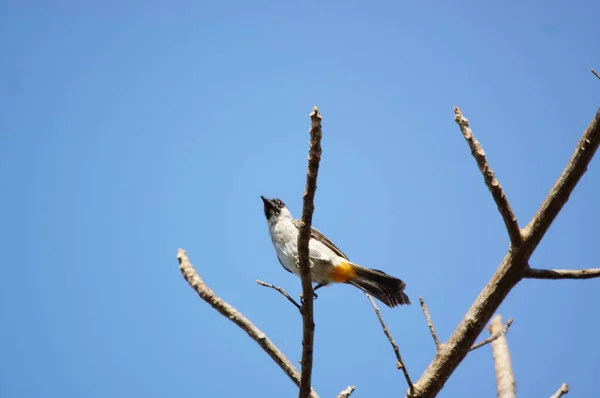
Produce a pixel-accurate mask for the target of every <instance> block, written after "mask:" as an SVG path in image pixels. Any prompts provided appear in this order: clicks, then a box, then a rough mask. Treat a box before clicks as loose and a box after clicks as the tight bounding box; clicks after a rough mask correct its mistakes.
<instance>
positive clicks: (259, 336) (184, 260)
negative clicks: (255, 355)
mask: <svg viewBox="0 0 600 398" xmlns="http://www.w3.org/2000/svg"><path fill="white" fill-rule="evenodd" d="M177 260H178V261H179V269H180V271H181V274H182V275H183V278H184V279H185V280H186V281H187V282H188V283H189V284H190V286H191V287H192V289H194V290H195V291H196V293H198V296H200V298H201V299H202V300H204V301H206V302H207V303H208V304H209V305H210V306H211V307H213V308H214V309H215V310H217V311H218V312H219V313H220V314H221V315H223V316H224V317H225V318H227V319H229V320H230V321H231V322H233V323H235V324H236V325H237V326H238V327H240V328H241V329H242V330H243V331H245V332H246V333H247V334H248V336H250V338H251V339H252V340H254V341H255V342H256V343H257V344H258V345H259V346H261V348H262V349H263V350H264V351H265V352H266V353H267V354H269V356H270V357H271V358H272V359H273V361H275V363H276V364H277V365H279V367H280V368H281V370H283V371H284V372H285V374H286V375H288V377H289V378H290V379H292V381H293V382H294V383H295V384H296V385H298V386H299V385H300V379H301V376H300V372H299V371H298V370H297V369H296V368H295V367H294V365H292V363H291V362H290V360H289V359H287V358H286V356H285V355H284V354H283V353H282V352H281V351H279V349H278V348H277V347H276V346H275V344H273V342H271V340H269V338H268V337H267V336H266V335H265V334H264V333H263V332H262V331H261V330H259V329H258V328H257V327H256V326H254V324H253V323H252V322H250V320H249V319H248V318H246V317H245V316H244V315H243V314H242V313H241V312H239V311H238V310H236V309H235V308H233V307H232V306H231V305H230V304H228V303H227V302H225V301H224V300H223V299H222V298H220V297H219V296H217V295H216V294H215V292H214V291H213V290H212V289H211V288H209V287H208V286H207V285H206V284H205V283H204V281H203V280H202V278H200V275H198V272H196V270H195V269H194V266H193V265H192V263H191V262H190V260H189V259H188V256H187V253H186V252H185V250H183V249H179V250H178V251H177ZM311 396H312V397H313V398H318V397H319V396H318V395H317V393H316V392H315V391H312V393H311Z"/></svg>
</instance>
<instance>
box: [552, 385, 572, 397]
mask: <svg viewBox="0 0 600 398" xmlns="http://www.w3.org/2000/svg"><path fill="white" fill-rule="evenodd" d="M568 393H569V385H568V384H567V383H562V384H561V386H560V387H559V388H558V390H557V391H556V392H555V393H554V394H552V396H551V397H550V398H561V397H562V396H563V395H565V394H568Z"/></svg>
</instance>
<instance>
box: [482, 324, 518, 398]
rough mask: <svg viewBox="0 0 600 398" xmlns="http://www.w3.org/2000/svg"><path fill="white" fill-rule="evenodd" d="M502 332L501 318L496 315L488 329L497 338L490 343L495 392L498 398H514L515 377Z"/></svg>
mask: <svg viewBox="0 0 600 398" xmlns="http://www.w3.org/2000/svg"><path fill="white" fill-rule="evenodd" d="M503 330H504V324H503V323H502V316H500V315H496V316H495V317H493V318H492V323H491V325H490V327H489V331H490V334H491V335H492V336H498V337H497V338H496V339H494V340H493V341H492V356H493V357H494V369H496V391H497V393H498V398H516V394H515V375H514V373H513V369H512V363H511V360H510V352H509V351H508V343H507V341H506V335H505V333H503Z"/></svg>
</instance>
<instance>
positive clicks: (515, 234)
mask: <svg viewBox="0 0 600 398" xmlns="http://www.w3.org/2000/svg"><path fill="white" fill-rule="evenodd" d="M454 114H455V116H454V121H455V122H456V123H457V124H458V126H459V127H460V131H462V133H463V136H464V137H465V139H466V140H467V143H468V144H469V147H471V154H472V155H473V157H474V158H475V161H476V162H477V166H479V171H481V174H483V179H484V181H485V185H487V187H488V189H489V190H490V192H491V193H492V197H493V198H494V202H496V206H498V211H500V215H501V216H502V220H504V225H505V226H506V230H507V231H508V236H509V238H510V243H511V244H512V245H513V246H519V245H520V244H521V241H522V239H521V232H520V230H519V224H518V223H517V217H516V216H515V213H513V211H512V208H511V207H510V204H509V203H508V199H507V198H506V195H505V194H504V190H503V189H502V185H500V181H498V179H497V178H496V175H495V174H494V172H493V171H492V168H491V167H490V165H489V163H488V161H487V158H486V157H485V152H484V151H483V148H482V147H481V144H480V143H479V141H477V139H476V138H475V136H474V135H473V131H472V130H471V127H470V125H469V120H468V119H467V118H466V117H464V116H463V114H462V113H461V111H460V109H459V108H458V106H455V107H454Z"/></svg>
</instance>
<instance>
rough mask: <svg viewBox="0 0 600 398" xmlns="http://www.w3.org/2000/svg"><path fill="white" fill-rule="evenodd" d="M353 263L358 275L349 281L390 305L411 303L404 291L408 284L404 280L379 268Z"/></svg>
mask: <svg viewBox="0 0 600 398" xmlns="http://www.w3.org/2000/svg"><path fill="white" fill-rule="evenodd" d="M353 265H354V269H355V271H356V275H357V277H356V278H354V279H352V280H350V281H348V282H347V283H349V284H351V285H354V286H356V287H357V288H359V289H361V290H362V291H364V292H365V293H368V294H370V295H371V296H373V297H375V298H377V299H378V300H379V301H381V302H382V303H384V304H385V305H387V306H388V307H391V308H393V307H395V306H397V305H403V304H410V299H409V298H408V296H407V295H406V293H404V291H403V290H404V288H405V287H406V284H405V283H404V282H402V280H400V279H398V278H394V277H393V276H391V275H388V274H386V273H385V272H383V271H380V270H377V269H369V268H364V267H361V266H358V265H355V264H353Z"/></svg>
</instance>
